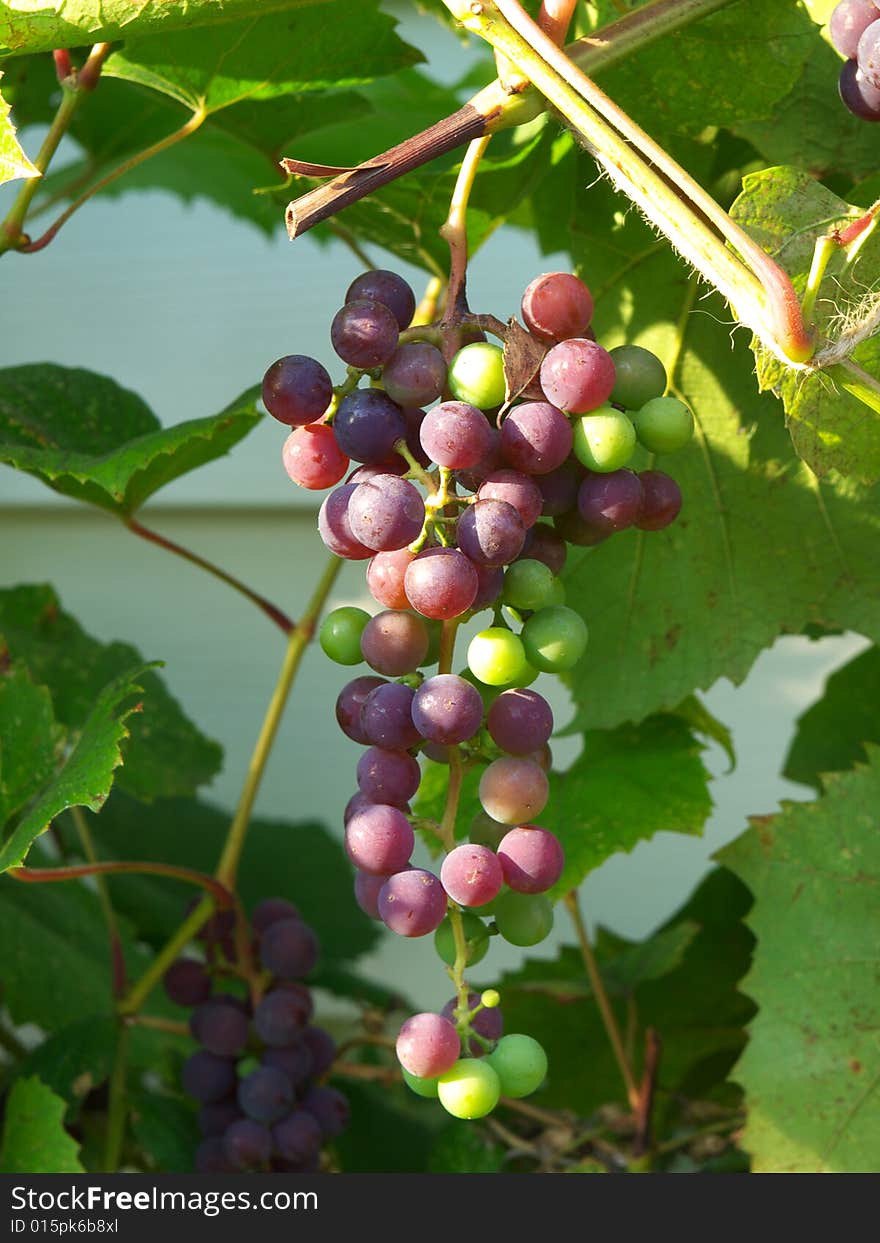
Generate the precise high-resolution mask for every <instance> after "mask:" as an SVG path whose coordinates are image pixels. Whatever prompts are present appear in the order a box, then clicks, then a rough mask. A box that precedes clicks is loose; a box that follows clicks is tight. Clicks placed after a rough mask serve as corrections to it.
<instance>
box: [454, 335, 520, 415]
mask: <svg viewBox="0 0 880 1243" xmlns="http://www.w3.org/2000/svg"><path fill="white" fill-rule="evenodd" d="M447 383H448V385H449V391H450V393H452V396H453V397H455V398H456V399H457V400H458V401H466V402H467V403H468V404H469V405H471V406H476V407H477V409H479V410H492V409H494V408H495V406H500V405H501V403H502V402H503V401H504V394H505V392H506V387H505V382H504V357H503V353H502V350H501V346H500V345H491V344H490V343H489V342H488V341H475V342H474V343H473V344H472V345H466V346H465V347H464V349H461V350H459V351H458V353H457V354H456V355H455V357H454V358H453V360H452V362H451V363H450V364H449V376H448V378H447Z"/></svg>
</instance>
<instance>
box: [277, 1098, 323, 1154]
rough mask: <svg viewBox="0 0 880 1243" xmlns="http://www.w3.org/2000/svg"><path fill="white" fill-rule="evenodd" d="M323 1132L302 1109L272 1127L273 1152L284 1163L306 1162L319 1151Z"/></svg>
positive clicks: (313, 1119)
mask: <svg viewBox="0 0 880 1243" xmlns="http://www.w3.org/2000/svg"><path fill="white" fill-rule="evenodd" d="M322 1139H323V1132H322V1130H321V1127H320V1126H319V1125H318V1123H317V1121H316V1120H315V1118H313V1117H312V1115H311V1114H310V1113H308V1112H307V1111H306V1110H304V1109H300V1110H298V1111H297V1112H296V1113H293V1114H290V1115H289V1116H288V1117H287V1118H284V1119H282V1121H281V1122H278V1123H276V1124H275V1126H273V1127H272V1141H273V1143H274V1145H275V1151H276V1152H277V1153H278V1155H279V1156H280V1157H283V1158H284V1160H285V1161H308V1159H309V1158H310V1157H315V1156H317V1155H318V1153H319V1152H320V1150H321V1140H322Z"/></svg>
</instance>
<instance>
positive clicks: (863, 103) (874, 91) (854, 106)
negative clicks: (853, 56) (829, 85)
mask: <svg viewBox="0 0 880 1243" xmlns="http://www.w3.org/2000/svg"><path fill="white" fill-rule="evenodd" d="M837 89H838V91H839V93H840V98H841V101H842V102H843V104H844V105H845V107H847V108H848V109H849V111H850V112H851V113H852V114H853V116H857V117H859V119H860V120H862V121H880V88H878V87H876V86H872V85H871V83H870V82H868V81H867V79H866V78H865V77H864V76H863V75H862V73H861V71H860V69H859V62H858V61H857V60H847V61H844V63H843V64H842V65H841V66H840V78H839V79H838V82H837Z"/></svg>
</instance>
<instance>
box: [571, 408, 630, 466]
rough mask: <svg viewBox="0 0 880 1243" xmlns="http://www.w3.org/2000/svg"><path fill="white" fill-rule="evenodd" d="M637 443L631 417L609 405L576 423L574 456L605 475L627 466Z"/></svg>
mask: <svg viewBox="0 0 880 1243" xmlns="http://www.w3.org/2000/svg"><path fill="white" fill-rule="evenodd" d="M635 447H636V429H635V428H634V427H633V424H632V420H631V419H629V418H628V417H627V415H625V414H621V412H620V411H619V410H612V408H611V407H610V406H604V407H603V408H602V409H601V410H597V411H596V413H595V414H588V415H587V416H586V417H585V418H583V419H578V421H577V423H575V426H574V452H575V456H576V457H577V459H578V461H580V462H582V463H583V464H584V466H586V468H587V469H588V470H593V471H597V472H598V473H599V474H603V475H604V474H609V473H610V472H611V471H615V470H619V469H620V467H621V466H626V464H627V462H628V461H629V460H630V458H631V457H632V454H633V450H634V449H635Z"/></svg>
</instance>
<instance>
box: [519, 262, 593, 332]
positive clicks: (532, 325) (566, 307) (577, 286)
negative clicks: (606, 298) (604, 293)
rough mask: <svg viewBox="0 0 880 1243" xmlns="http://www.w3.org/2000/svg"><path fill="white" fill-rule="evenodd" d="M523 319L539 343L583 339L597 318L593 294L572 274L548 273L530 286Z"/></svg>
mask: <svg viewBox="0 0 880 1243" xmlns="http://www.w3.org/2000/svg"><path fill="white" fill-rule="evenodd" d="M522 317H523V322H524V323H525V325H526V327H527V328H528V329H529V331H530V332H531V334H532V336H534V337H537V338H538V340H539V341H545V342H546V341H562V340H564V339H565V338H566V337H579V336H581V335H582V334H583V333H584V332H585V331H586V329H587V326H588V325H589V322H590V320H591V319H592V318H593V295H592V294H591V293H590V291H589V289H588V288H587V286H586V285H585V284H584V282H583V281H581V280H578V278H577V277H576V276H573V275H572V274H571V272H545V273H544V275H543V276H536V277H535V279H534V280H533V281H532V282H531V283H530V284H529V285H527V286H526V291H525V293H524V294H523V297H522Z"/></svg>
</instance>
